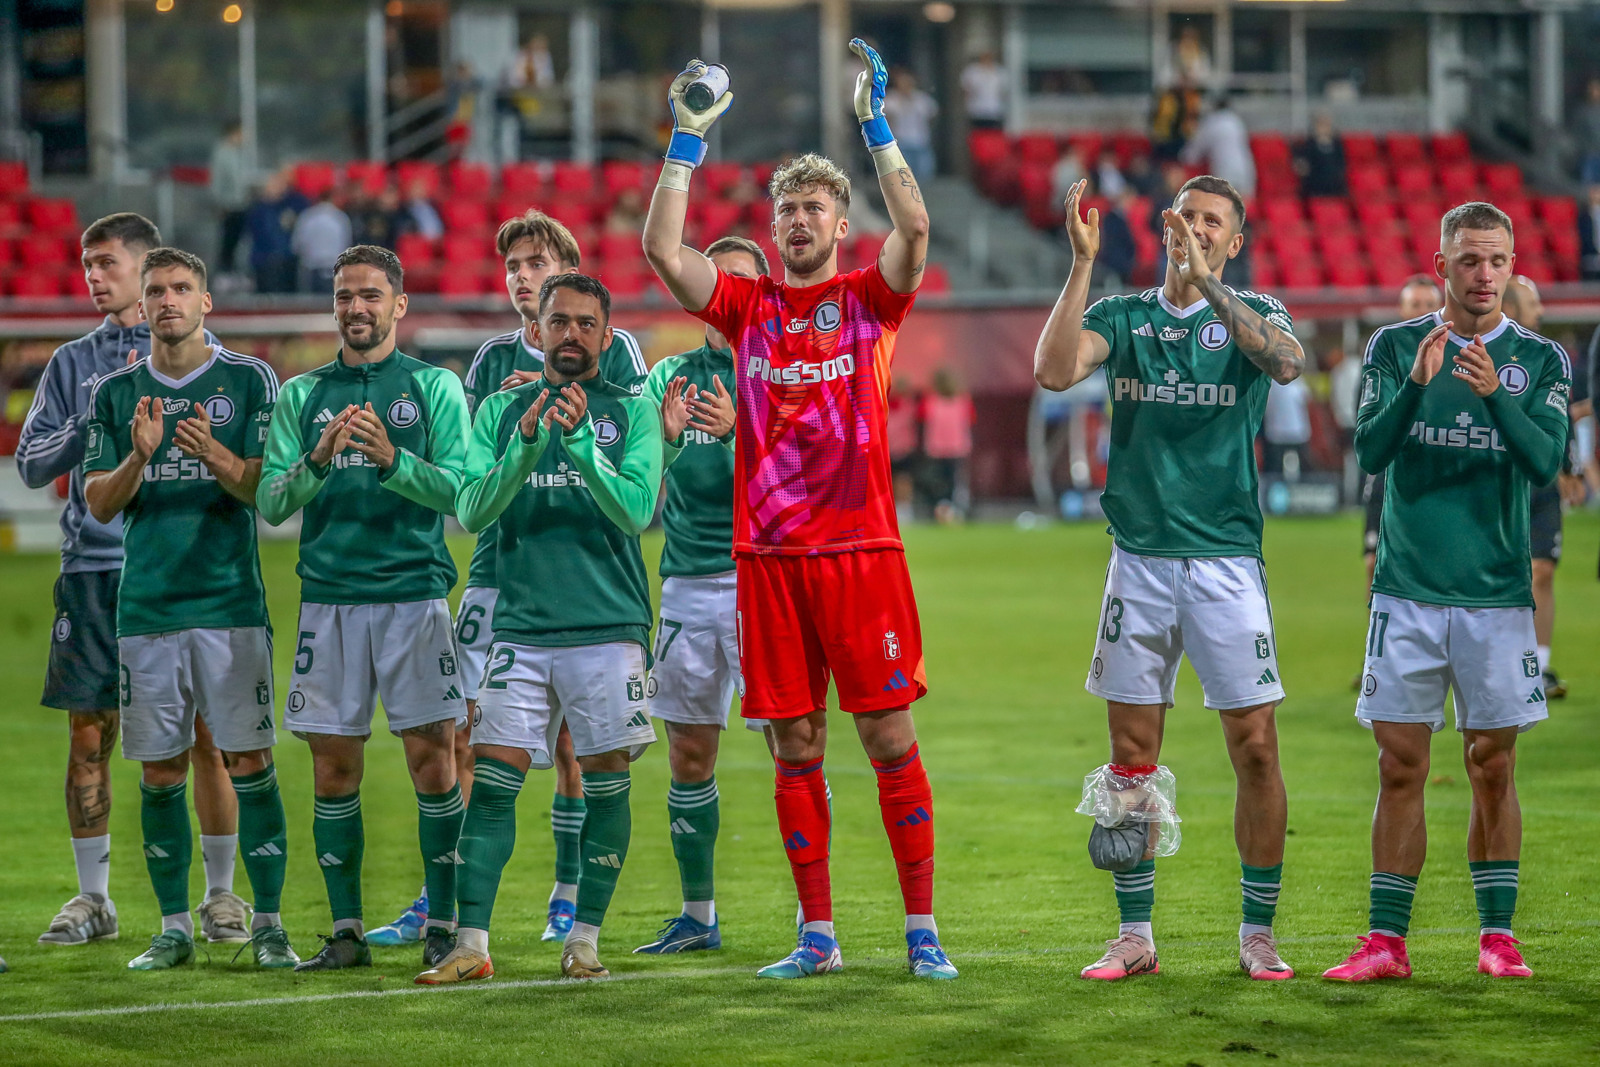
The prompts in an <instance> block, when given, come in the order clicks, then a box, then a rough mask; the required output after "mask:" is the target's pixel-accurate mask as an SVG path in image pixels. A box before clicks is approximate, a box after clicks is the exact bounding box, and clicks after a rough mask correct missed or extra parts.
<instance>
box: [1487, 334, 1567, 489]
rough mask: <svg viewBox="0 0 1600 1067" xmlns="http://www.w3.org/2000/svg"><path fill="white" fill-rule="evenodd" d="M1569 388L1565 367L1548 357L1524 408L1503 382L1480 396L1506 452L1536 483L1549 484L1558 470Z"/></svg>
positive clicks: (1564, 442)
mask: <svg viewBox="0 0 1600 1067" xmlns="http://www.w3.org/2000/svg"><path fill="white" fill-rule="evenodd" d="M1571 390H1572V380H1571V379H1570V378H1568V377H1567V375H1566V368H1565V367H1564V366H1562V364H1561V361H1560V360H1559V359H1550V360H1547V361H1546V366H1545V373H1544V374H1543V375H1542V376H1541V377H1540V379H1539V385H1538V387H1537V388H1535V389H1532V390H1530V391H1529V394H1528V395H1529V398H1530V399H1529V401H1528V406H1527V407H1524V406H1523V404H1522V402H1521V401H1519V400H1518V398H1517V397H1514V396H1512V395H1511V394H1510V393H1508V392H1506V389H1505V386H1503V385H1502V386H1500V387H1498V388H1496V389H1495V391H1494V392H1492V393H1490V394H1489V395H1488V396H1487V397H1485V398H1484V403H1485V404H1486V405H1487V406H1488V408H1489V417H1490V418H1491V419H1493V420H1494V426H1495V429H1497V430H1499V431H1500V442H1501V443H1502V444H1504V445H1505V446H1506V454H1507V455H1509V456H1510V457H1511V462H1512V463H1515V464H1516V465H1517V469H1518V470H1520V471H1522V473H1523V474H1526V475H1527V476H1528V480H1529V481H1531V482H1532V483H1533V484H1534V485H1536V486H1545V485H1549V484H1550V483H1551V482H1553V481H1555V480H1556V474H1557V473H1559V472H1560V470H1561V461H1562V459H1563V458H1564V457H1565V456H1566V452H1567V431H1568V427H1569V425H1570V423H1569V421H1568V419H1567V397H1568V395H1569V394H1570V393H1571Z"/></svg>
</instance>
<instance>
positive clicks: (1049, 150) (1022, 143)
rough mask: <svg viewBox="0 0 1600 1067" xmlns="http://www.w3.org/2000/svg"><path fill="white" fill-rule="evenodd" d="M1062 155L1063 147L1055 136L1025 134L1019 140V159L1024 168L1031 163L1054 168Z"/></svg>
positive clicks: (1050, 134)
mask: <svg viewBox="0 0 1600 1067" xmlns="http://www.w3.org/2000/svg"><path fill="white" fill-rule="evenodd" d="M1060 155H1061V146H1060V145H1058V144H1057V143H1056V138H1055V134H1052V133H1025V134H1023V135H1022V136H1020V137H1018V138H1017V158H1019V159H1020V160H1022V163H1023V165H1024V166H1027V165H1028V164H1030V163H1034V164H1040V163H1042V164H1045V165H1048V166H1054V165H1055V161H1056V159H1057V158H1058V157H1059V156H1060ZM1084 162H1085V163H1087V162H1089V161H1088V160H1084Z"/></svg>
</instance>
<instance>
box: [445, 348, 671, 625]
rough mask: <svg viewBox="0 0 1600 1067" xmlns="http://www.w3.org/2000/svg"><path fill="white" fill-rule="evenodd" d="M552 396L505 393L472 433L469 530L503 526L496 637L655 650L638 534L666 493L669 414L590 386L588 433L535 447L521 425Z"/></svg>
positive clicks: (593, 382)
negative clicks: (664, 445) (664, 419)
mask: <svg viewBox="0 0 1600 1067" xmlns="http://www.w3.org/2000/svg"><path fill="white" fill-rule="evenodd" d="M548 388H549V386H548V385H547V384H546V383H545V381H544V380H543V379H540V380H538V381H534V382H529V383H527V384H526V385H520V386H518V387H517V388H515V389H509V390H506V391H504V392H497V393H494V394H492V395H491V396H489V397H488V398H486V399H485V400H484V401H483V403H481V404H479V405H478V414H477V417H476V419H475V420H474V421H473V425H472V443H471V445H470V446H469V447H468V450H467V469H466V477H465V479H464V481H463V484H462V487H461V492H460V495H459V496H458V497H457V510H458V512H459V514H460V516H461V523H462V525H463V526H465V527H466V528H467V529H468V530H471V531H481V530H484V529H486V528H487V527H489V526H490V525H491V524H493V526H494V528H495V540H496V544H495V548H496V563H497V566H496V572H495V575H494V584H493V588H497V589H499V591H500V597H499V600H498V601H497V602H496V604H495V609H494V620H493V624H492V625H493V628H494V634H495V637H496V639H502V638H503V639H505V640H507V641H511V642H514V643H516V644H522V645H536V646H542V647H555V648H565V647H572V646H576V645H598V644H604V643H605V642H608V641H636V642H638V643H639V644H640V645H643V646H645V647H646V648H648V647H649V644H648V642H649V634H650V624H651V621H652V618H651V610H650V579H649V575H648V574H646V573H645V567H644V557H643V556H642V555H641V554H640V551H639V534H640V533H642V532H643V531H644V528H645V527H646V526H648V525H649V523H650V519H651V518H652V517H653V516H654V515H655V510H656V497H657V495H658V494H659V492H660V489H661V413H660V409H659V408H657V407H656V405H655V404H654V403H653V402H652V401H650V400H648V399H646V398H645V397H641V396H635V395H633V394H632V393H631V392H630V391H629V390H628V389H626V388H624V387H622V386H618V385H612V384H610V383H609V382H607V381H605V379H603V378H591V379H589V380H588V381H586V382H584V383H583V388H584V392H585V393H586V394H587V397H588V403H589V409H588V412H587V413H586V415H585V416H584V419H583V421H582V422H581V423H579V425H578V428H577V429H576V430H574V431H573V432H571V433H562V432H561V430H560V427H559V426H554V425H553V432H551V431H547V430H545V428H544V427H543V426H541V427H540V428H539V432H538V434H537V435H536V436H535V437H534V439H533V440H531V441H530V440H528V439H527V438H525V437H523V436H522V431H521V429H520V428H519V427H518V426H517V420H518V419H520V418H522V415H523V413H524V412H525V411H527V410H528V407H529V406H530V405H532V404H533V402H534V401H535V400H537V399H538V397H539V395H540V394H541V393H544V392H545V391H546V390H547V389H548ZM545 410H546V411H548V410H549V408H548V406H547V407H546V409H545Z"/></svg>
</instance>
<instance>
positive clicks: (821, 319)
mask: <svg viewBox="0 0 1600 1067" xmlns="http://www.w3.org/2000/svg"><path fill="white" fill-rule="evenodd" d="M843 319H844V313H843V312H841V311H840V310H839V305H838V304H836V303H834V302H833V301H832V300H824V301H823V302H822V303H820V304H818V305H817V309H816V310H815V311H813V312H812V313H811V325H813V326H815V327H816V328H817V329H818V330H821V331H822V332H823V333H832V332H833V331H834V330H837V329H838V328H839V323H840V322H841V321H843Z"/></svg>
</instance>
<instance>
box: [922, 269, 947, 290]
mask: <svg viewBox="0 0 1600 1067" xmlns="http://www.w3.org/2000/svg"><path fill="white" fill-rule="evenodd" d="M920 291H921V292H924V293H934V294H938V293H948V292H949V291H950V272H949V271H947V270H945V268H944V264H943V263H931V264H929V265H928V270H927V273H925V274H924V275H923V276H922V286H921V289H920Z"/></svg>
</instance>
